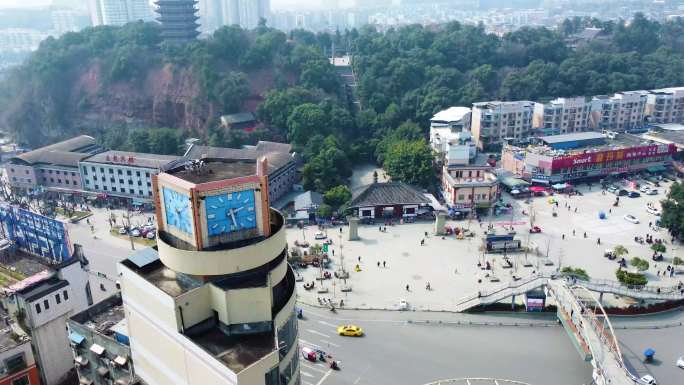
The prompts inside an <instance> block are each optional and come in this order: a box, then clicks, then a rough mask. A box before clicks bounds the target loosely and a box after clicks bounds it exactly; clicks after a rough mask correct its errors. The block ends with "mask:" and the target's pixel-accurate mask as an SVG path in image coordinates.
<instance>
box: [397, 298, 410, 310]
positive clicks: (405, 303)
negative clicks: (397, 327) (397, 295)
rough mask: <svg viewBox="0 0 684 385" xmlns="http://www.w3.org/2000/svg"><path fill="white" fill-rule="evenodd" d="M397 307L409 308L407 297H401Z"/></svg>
mask: <svg viewBox="0 0 684 385" xmlns="http://www.w3.org/2000/svg"><path fill="white" fill-rule="evenodd" d="M397 307H398V308H399V310H408V308H409V305H408V302H407V301H406V300H405V299H400V300H399V305H398V306H397Z"/></svg>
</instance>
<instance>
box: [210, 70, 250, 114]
mask: <svg viewBox="0 0 684 385" xmlns="http://www.w3.org/2000/svg"><path fill="white" fill-rule="evenodd" d="M212 96H213V99H214V100H216V101H217V102H219V105H220V106H221V110H222V112H223V113H226V114H232V113H236V112H239V111H240V108H241V106H242V102H243V101H244V100H245V99H246V98H247V96H249V82H248V81H247V75H245V74H244V73H242V72H230V73H228V74H226V75H224V76H222V77H221V80H220V81H219V82H218V83H216V85H215V86H214V89H213V92H212Z"/></svg>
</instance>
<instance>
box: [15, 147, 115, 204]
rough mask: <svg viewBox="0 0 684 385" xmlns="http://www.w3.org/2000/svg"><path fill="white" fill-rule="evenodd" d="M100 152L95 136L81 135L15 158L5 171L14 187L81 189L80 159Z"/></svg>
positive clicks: (24, 188)
mask: <svg viewBox="0 0 684 385" xmlns="http://www.w3.org/2000/svg"><path fill="white" fill-rule="evenodd" d="M100 151H102V149H101V148H100V146H98V145H97V144H96V142H95V138H93V137H90V136H87V135H81V136H77V137H75V138H71V139H68V140H65V141H62V142H58V143H55V144H51V145H49V146H45V147H41V148H39V149H36V150H33V151H29V152H25V153H23V154H20V155H17V156H15V157H12V158H10V159H9V161H8V162H7V164H6V165H5V171H6V175H7V178H8V181H9V183H10V186H12V187H13V188H17V189H22V190H26V191H31V190H33V189H36V188H38V187H42V188H46V189H53V190H69V191H73V190H75V191H79V190H82V189H83V187H82V184H81V173H80V170H79V167H78V162H80V161H81V160H83V159H85V158H87V157H89V156H91V155H94V154H97V153H98V152H100Z"/></svg>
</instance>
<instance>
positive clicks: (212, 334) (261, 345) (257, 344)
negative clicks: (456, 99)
mask: <svg viewBox="0 0 684 385" xmlns="http://www.w3.org/2000/svg"><path fill="white" fill-rule="evenodd" d="M197 329H199V331H198V332H196V333H195V332H193V328H191V329H189V330H188V331H187V332H186V335H188V337H190V339H192V341H193V342H195V343H196V344H198V345H199V346H201V347H202V348H203V349H204V350H206V351H208V352H209V353H211V354H212V355H214V357H216V359H218V360H220V361H221V362H223V363H224V364H225V365H226V366H227V367H228V368H229V369H230V370H232V371H233V372H235V373H239V372H241V371H242V370H243V369H245V368H246V367H248V366H250V365H252V364H253V363H255V362H257V361H259V360H260V359H262V358H264V356H266V355H268V354H270V353H271V352H273V351H274V350H275V349H276V346H275V338H274V336H273V334H272V333H271V332H265V333H254V334H234V335H230V336H229V335H226V334H225V333H223V332H222V331H221V330H220V329H219V328H218V327H211V328H209V329H208V330H207V329H206V328H197ZM202 329H203V330H202Z"/></svg>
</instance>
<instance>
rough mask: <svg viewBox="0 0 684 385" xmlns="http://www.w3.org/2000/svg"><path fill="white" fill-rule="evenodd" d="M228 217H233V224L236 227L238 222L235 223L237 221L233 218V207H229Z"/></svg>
mask: <svg viewBox="0 0 684 385" xmlns="http://www.w3.org/2000/svg"><path fill="white" fill-rule="evenodd" d="M230 217H231V218H232V219H233V226H235V227H236V228H237V227H238V224H237V221H236V220H235V212H234V211H233V209H230Z"/></svg>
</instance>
